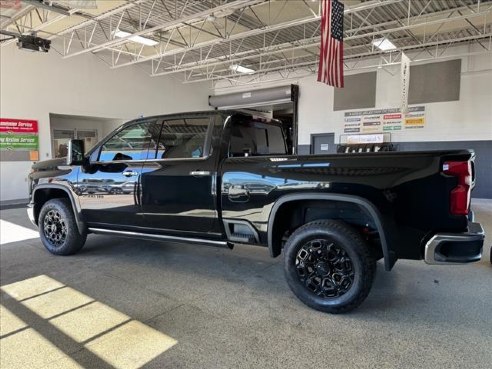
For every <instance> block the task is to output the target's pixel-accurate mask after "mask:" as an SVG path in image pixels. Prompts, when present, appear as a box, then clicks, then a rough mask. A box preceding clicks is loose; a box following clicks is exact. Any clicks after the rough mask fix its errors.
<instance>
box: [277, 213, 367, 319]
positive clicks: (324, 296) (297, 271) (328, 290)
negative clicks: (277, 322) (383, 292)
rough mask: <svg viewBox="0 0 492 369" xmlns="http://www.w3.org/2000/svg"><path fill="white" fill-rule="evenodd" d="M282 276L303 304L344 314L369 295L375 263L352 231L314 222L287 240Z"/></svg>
mask: <svg viewBox="0 0 492 369" xmlns="http://www.w3.org/2000/svg"><path fill="white" fill-rule="evenodd" d="M284 272H285V276H286V279H287V283H288V284H289V287H290V288H291V290H292V292H294V294H295V295H296V296H297V297H298V298H299V299H300V300H301V301H302V302H303V303H304V304H306V305H308V306H310V307H312V308H314V309H316V310H320V311H323V312H328V313H334V314H336V313H344V312H348V311H350V310H353V309H355V308H356V307H358V306H359V305H360V304H361V303H362V302H363V301H364V299H365V298H366V297H367V295H368V294H369V291H370V289H371V286H372V282H373V280H374V275H375V272H376V260H375V258H374V256H373V254H372V253H371V250H370V249H369V246H368V245H367V243H366V242H365V240H364V239H363V238H362V236H361V235H360V234H359V232H358V231H357V230H356V229H355V228H353V227H351V226H350V225H348V224H346V223H344V222H341V221H336V220H318V221H314V222H311V223H308V224H305V225H303V226H301V227H299V228H298V229H297V230H295V231H294V233H292V235H291V236H290V237H289V239H288V240H287V243H286V244H285V247H284Z"/></svg>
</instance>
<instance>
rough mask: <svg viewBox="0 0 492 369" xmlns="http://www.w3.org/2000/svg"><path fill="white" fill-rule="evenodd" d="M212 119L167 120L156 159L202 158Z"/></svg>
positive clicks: (163, 126) (164, 123)
mask: <svg viewBox="0 0 492 369" xmlns="http://www.w3.org/2000/svg"><path fill="white" fill-rule="evenodd" d="M211 119H212V118H211V117H210V116H206V117H198V118H197V117H193V118H179V119H173V120H165V121H164V122H163V124H162V130H161V134H160V137H159V141H158V144H157V150H156V153H155V158H156V159H190V158H202V157H204V156H205V155H206V154H207V153H206V151H207V148H206V137H207V131H208V129H209V126H210V122H211Z"/></svg>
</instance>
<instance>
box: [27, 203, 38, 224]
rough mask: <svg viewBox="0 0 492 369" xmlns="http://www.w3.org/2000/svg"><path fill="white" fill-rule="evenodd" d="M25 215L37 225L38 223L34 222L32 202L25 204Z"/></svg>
mask: <svg viewBox="0 0 492 369" xmlns="http://www.w3.org/2000/svg"><path fill="white" fill-rule="evenodd" d="M27 216H28V217H29V220H30V221H31V223H32V224H34V225H35V226H36V227H37V226H38V225H37V224H36V219H35V218H34V204H28V205H27Z"/></svg>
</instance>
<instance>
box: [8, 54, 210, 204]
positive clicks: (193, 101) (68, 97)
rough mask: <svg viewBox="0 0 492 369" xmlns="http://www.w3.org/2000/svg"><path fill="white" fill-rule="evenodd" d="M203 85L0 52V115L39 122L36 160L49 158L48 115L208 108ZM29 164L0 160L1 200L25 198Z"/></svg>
mask: <svg viewBox="0 0 492 369" xmlns="http://www.w3.org/2000/svg"><path fill="white" fill-rule="evenodd" d="M209 92H210V91H209V89H208V85H207V84H193V85H184V84H182V83H181V82H180V81H178V80H176V79H174V78H170V77H158V78H151V77H149V76H148V75H147V74H146V71H144V70H142V69H141V68H140V67H128V68H122V69H115V70H111V69H110V68H109V67H108V66H107V65H106V64H104V63H103V62H102V61H101V60H100V59H98V58H97V57H96V56H94V55H92V54H85V55H81V56H77V57H74V58H70V59H62V57H61V56H60V55H59V54H58V53H56V52H55V51H54V50H51V51H50V52H49V53H48V54H44V53H30V52H25V51H21V50H18V49H17V47H16V46H15V45H14V44H12V45H9V46H6V47H2V48H0V116H1V117H3V118H25V119H36V120H38V122H39V138H40V159H41V160H44V159H47V158H50V157H51V143H50V116H49V115H50V113H56V114H66V115H79V116H93V117H102V118H111V119H122V120H125V121H126V120H130V119H134V118H137V117H139V116H141V115H145V116H148V115H156V114H164V113H175V112H180V111H193V110H207V109H209V107H208V95H209ZM30 166H31V162H0V178H1V182H0V200H1V201H8V200H14V199H22V198H27V196H28V191H27V175H28V173H29V171H30Z"/></svg>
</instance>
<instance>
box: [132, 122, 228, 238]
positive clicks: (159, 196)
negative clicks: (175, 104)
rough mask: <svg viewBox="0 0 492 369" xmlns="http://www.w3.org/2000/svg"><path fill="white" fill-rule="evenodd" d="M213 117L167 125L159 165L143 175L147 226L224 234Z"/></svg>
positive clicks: (157, 157) (147, 165)
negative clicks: (212, 139) (212, 142)
mask: <svg viewBox="0 0 492 369" xmlns="http://www.w3.org/2000/svg"><path fill="white" fill-rule="evenodd" d="M214 120H215V117H214V116H211V115H210V114H207V115H201V116H190V117H187V118H181V119H173V120H167V121H164V122H163V125H162V131H161V134H160V139H159V145H158V149H157V150H156V155H155V159H154V160H152V159H150V158H149V160H147V162H146V163H145V165H144V168H143V173H142V179H141V184H142V210H143V212H144V217H145V223H146V225H147V226H149V227H152V228H155V229H159V230H165V231H166V233H172V232H177V233H180V234H183V233H198V234H200V235H203V234H208V235H210V236H211V237H213V236H214V235H215V234H217V236H218V234H219V233H220V231H219V225H218V213H217V196H216V193H215V191H216V172H215V171H216V162H215V161H216V156H214V155H212V154H211V153H210V149H209V148H210V142H209V141H210V136H211V135H210V131H211V129H213V121H214Z"/></svg>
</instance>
